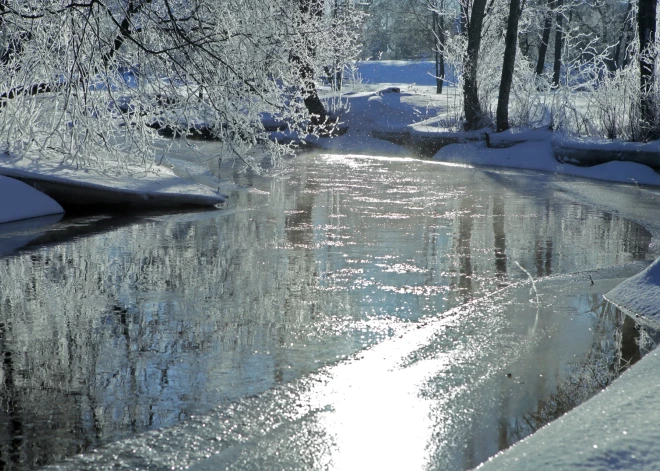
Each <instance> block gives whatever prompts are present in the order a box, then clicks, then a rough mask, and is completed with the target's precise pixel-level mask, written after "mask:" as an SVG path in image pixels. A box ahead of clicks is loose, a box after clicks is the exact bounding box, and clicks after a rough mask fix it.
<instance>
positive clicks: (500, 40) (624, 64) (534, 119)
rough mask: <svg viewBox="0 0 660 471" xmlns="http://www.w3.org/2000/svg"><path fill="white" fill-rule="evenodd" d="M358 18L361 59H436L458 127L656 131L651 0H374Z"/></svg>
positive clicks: (613, 133) (653, 134) (612, 134)
mask: <svg viewBox="0 0 660 471" xmlns="http://www.w3.org/2000/svg"><path fill="white" fill-rule="evenodd" d="M366 22H367V23H366V27H365V29H364V33H363V35H362V41H363V43H364V48H363V52H362V57H363V59H376V58H382V59H429V58H435V60H436V73H437V76H438V86H437V91H438V93H441V92H442V89H443V85H447V84H449V85H455V86H458V87H460V88H461V89H462V95H463V110H462V111H463V114H462V116H461V117H460V118H461V120H462V123H463V124H464V125H465V127H466V128H467V129H476V128H480V127H483V126H493V127H495V128H496V129H497V130H498V131H501V130H505V129H508V128H509V127H510V126H514V125H534V124H544V125H546V124H547V125H551V126H553V127H555V128H562V129H566V130H569V131H570V132H573V133H576V134H579V135H601V136H603V137H608V138H611V139H614V138H625V139H630V140H638V141H643V140H650V139H657V138H658V137H660V131H659V130H660V109H659V105H658V103H659V102H660V91H659V90H658V85H657V83H656V80H655V63H656V57H657V51H658V44H657V38H656V2H655V1H654V0H639V1H637V2H634V1H632V0H631V1H628V2H627V3H626V2H619V1H612V0H604V1H601V0H586V1H583V0H579V1H578V0H471V1H467V0H404V1H397V0H374V1H373V2H372V3H371V4H370V5H369V16H368V18H367V20H366ZM448 66H450V67H452V70H456V71H457V72H458V73H457V74H456V76H457V77H458V79H457V80H458V82H456V83H446V82H445V80H444V79H445V77H447V76H448V74H445V69H446V67H448Z"/></svg>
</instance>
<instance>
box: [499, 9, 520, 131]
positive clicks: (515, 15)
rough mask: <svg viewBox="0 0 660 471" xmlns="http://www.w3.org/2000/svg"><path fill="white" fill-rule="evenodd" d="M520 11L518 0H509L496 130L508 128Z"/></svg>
mask: <svg viewBox="0 0 660 471" xmlns="http://www.w3.org/2000/svg"><path fill="white" fill-rule="evenodd" d="M521 11H522V9H521V5H520V0H511V3H510V6H509V18H508V21H507V28H506V38H505V46H504V61H503V64H502V79H501V81H500V92H499V95H498V98H497V122H496V126H497V132H500V131H506V130H507V129H509V96H510V95H511V83H512V82H513V67H514V65H515V63H516V48H517V45H518V21H519V20H520V14H521Z"/></svg>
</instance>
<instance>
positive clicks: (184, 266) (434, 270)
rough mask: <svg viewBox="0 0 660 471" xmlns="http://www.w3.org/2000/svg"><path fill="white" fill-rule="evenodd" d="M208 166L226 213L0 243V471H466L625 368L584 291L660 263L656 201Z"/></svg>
mask: <svg viewBox="0 0 660 471" xmlns="http://www.w3.org/2000/svg"><path fill="white" fill-rule="evenodd" d="M218 172H219V173H220V174H222V176H223V177H224V178H231V179H235V181H236V182H237V183H238V184H239V185H242V186H244V187H245V188H244V189H240V190H237V191H236V192H235V193H234V194H233V195H232V198H231V202H230V204H229V207H227V208H226V209H222V210H214V211H204V212H193V213H176V214H138V215H133V216H126V215H121V216H119V215H98V216H93V217H78V218H69V219H64V220H62V221H60V222H56V223H54V224H53V225H51V226H48V227H46V228H41V229H29V228H28V229H26V228H18V229H17V228H13V229H12V228H10V229H6V228H5V229H4V233H0V254H2V255H0V355H1V356H2V362H1V369H0V384H1V385H2V387H1V388H0V403H1V405H2V407H0V469H7V470H27V469H35V468H39V467H41V466H44V465H54V466H55V467H56V468H57V469H71V470H74V469H75V470H77V469H89V470H98V469H135V468H138V469H150V470H161V469H162V470H165V469H178V468H184V467H186V466H189V467H190V468H191V469H194V470H198V471H199V470H217V469H236V470H269V469H272V470H279V469H300V470H325V469H329V470H330V469H332V470H340V469H341V470H355V469H365V470H366V469H379V470H384V469H392V470H400V469H406V470H413V469H428V470H447V469H467V468H471V467H474V466H476V465H477V464H479V463H480V462H482V461H484V460H486V459H487V458H488V457H489V456H492V455H493V454H495V453H497V451H498V450H500V449H503V448H505V447H507V446H509V445H510V444H511V443H513V442H515V441H516V440H518V439H520V438H522V437H524V436H525V435H527V434H529V433H531V432H532V431H533V430H534V429H536V428H538V427H539V426H541V425H542V424H543V423H545V422H544V421H546V420H547V419H548V418H552V417H553V416H555V415H557V414H559V413H561V412H563V411H564V409H565V408H567V407H569V406H570V405H571V401H572V400H574V399H577V398H578V397H579V396H580V395H581V394H583V393H584V394H586V391H587V390H589V389H590V388H593V387H594V384H598V383H599V382H605V381H608V380H609V379H611V375H612V374H613V372H614V371H616V370H618V369H620V368H621V367H622V366H623V365H624V364H625V363H626V362H628V361H634V360H635V358H636V357H637V355H638V354H639V351H638V349H637V348H636V344H635V342H634V338H635V337H636V336H638V335H639V333H638V331H636V330H635V329H634V328H632V327H631V326H630V325H628V324H627V323H624V322H623V316H622V315H621V313H620V312H618V311H617V310H616V309H614V308H613V307H612V306H611V305H609V304H607V303H606V302H604V300H603V297H602V295H603V294H604V293H605V292H607V291H608V290H609V289H611V288H613V287H614V286H616V284H617V283H618V282H619V281H621V280H622V279H623V278H625V277H628V276H631V275H633V274H635V273H637V272H638V271H640V270H641V269H642V268H643V267H645V266H646V265H647V264H648V261H649V260H651V259H653V258H654V257H655V256H657V255H658V251H659V250H658V246H657V242H656V238H657V234H656V233H655V232H654V231H655V230H656V229H655V228H654V225H653V223H649V224H640V223H639V222H640V221H641V219H640V217H639V215H640V214H642V215H643V216H644V217H646V218H647V219H648V221H656V223H657V221H660V205H658V204H657V198H660V194H659V193H658V192H654V191H649V190H643V189H636V188H634V187H619V188H616V187H611V186H608V185H606V184H602V183H593V182H588V181H584V180H576V179H568V178H557V177H554V176H551V175H546V174H533V173H526V172H522V171H508V170H499V171H495V170H484V169H471V168H466V167H461V166H451V165H445V164H438V163H432V162H427V161H421V160H415V159H403V158H383V157H352V156H339V155H307V156H300V157H298V158H295V159H292V160H289V161H286V162H285V163H284V165H283V168H282V169H281V171H279V172H278V174H277V176H276V177H268V178H266V177H260V176H255V175H252V174H250V173H245V172H244V173H239V172H238V171H237V170H236V169H229V168H222V169H218ZM589 199H591V200H592V202H595V203H596V204H590V203H588V200H589ZM608 200H610V201H616V202H617V203H618V206H617V208H618V210H617V211H612V210H607V209H606V208H608V207H610V206H608V204H607V201H608ZM622 201H623V202H622ZM627 201H629V203H627ZM598 203H602V204H598ZM635 221H638V222H635ZM641 222H643V221H641ZM0 230H2V226H0ZM17 234H20V235H17ZM21 245H22V246H21ZM532 280H533V281H532ZM93 450H96V452H93ZM80 453H82V456H75V455H77V454H80Z"/></svg>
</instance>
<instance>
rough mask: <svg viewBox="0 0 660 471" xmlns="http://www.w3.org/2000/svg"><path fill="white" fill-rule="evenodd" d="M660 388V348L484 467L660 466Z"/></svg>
mask: <svg viewBox="0 0 660 471" xmlns="http://www.w3.org/2000/svg"><path fill="white" fill-rule="evenodd" d="M659 388H660V353H659V352H657V351H654V352H651V353H649V354H647V355H646V356H645V357H644V358H643V359H642V360H640V361H639V362H638V363H637V364H635V366H634V367H632V368H631V369H630V370H629V371H627V372H625V373H624V374H623V375H622V376H621V377H620V378H618V379H617V380H615V381H614V383H612V385H611V386H610V387H609V388H607V389H606V390H605V391H603V392H601V393H600V394H598V395H596V396H595V397H593V398H592V399H590V400H589V401H587V402H585V403H584V404H582V405H580V406H578V407H577V408H575V409H573V410H572V411H571V412H569V413H568V414H566V415H564V416H563V417H562V418H560V419H557V420H556V421H554V422H551V423H550V424H549V425H547V426H546V427H544V428H542V429H541V430H539V431H538V432H536V433H535V434H534V435H532V436H530V437H528V438H526V439H525V440H523V441H521V442H518V443H517V444H515V445H514V446H513V447H511V448H510V449H508V450H506V451H504V452H503V453H500V454H498V455H496V456H495V457H494V458H492V459H491V460H489V461H488V462H486V463H485V464H483V465H481V466H480V467H478V469H480V470H483V471H490V470H510V471H515V470H529V469H565V470H590V471H599V470H602V471H606V470H624V469H635V470H654V469H658V463H659V462H660V450H659V449H658V443H660V427H658V422H659V421H660V395H658V389H659Z"/></svg>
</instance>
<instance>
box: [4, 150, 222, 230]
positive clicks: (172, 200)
mask: <svg viewBox="0 0 660 471" xmlns="http://www.w3.org/2000/svg"><path fill="white" fill-rule="evenodd" d="M160 163H161V165H154V166H152V168H150V169H148V170H147V169H144V168H129V169H124V171H118V169H117V167H116V166H115V167H113V166H112V165H108V164H106V165H105V166H104V167H103V168H99V169H92V168H78V167H77V166H76V165H74V164H72V163H65V162H62V160H61V158H60V157H57V156H50V155H48V154H45V155H44V154H41V155H39V156H36V155H35V156H26V157H22V158H17V157H15V156H12V155H9V154H0V175H4V177H14V178H20V179H22V180H26V181H30V182H35V183H36V184H38V185H41V186H43V187H47V188H48V189H49V191H50V192H51V193H53V194H54V193H57V194H59V195H61V197H62V198H63V200H67V201H71V200H73V201H78V202H80V201H87V202H89V201H91V199H96V200H98V201H107V202H108V203H123V202H128V203H130V204H138V205H150V206H159V205H161V206H176V205H200V206H213V205H216V204H220V203H222V202H224V200H225V196H224V195H223V194H221V193H220V191H219V190H220V186H221V185H220V184H218V185H217V186H215V183H217V182H218V181H217V179H216V180H215V181H212V180H213V179H212V178H210V177H209V176H208V175H205V174H204V173H203V172H202V171H200V170H198V169H196V168H194V165H193V164H189V165H186V166H183V165H182V164H181V163H178V162H176V161H175V160H173V161H169V160H164V162H160ZM7 180H10V179H8V178H7ZM3 181H4V178H3ZM22 185H23V186H25V187H28V188H30V190H31V191H32V193H34V194H35V195H40V196H41V197H42V198H41V199H36V197H35V199H34V203H33V206H31V207H30V209H28V208H26V207H24V206H19V207H13V206H12V207H9V206H3V207H2V208H0V221H2V222H6V221H14V220H19V219H25V218H30V217H36V216H43V215H45V214H54V213H57V212H62V208H61V206H60V205H59V204H57V203H55V204H56V205H57V208H58V209H57V210H54V209H53V207H52V205H49V204H51V203H50V202H53V203H54V201H53V200H52V199H51V198H48V197H46V196H45V195H43V194H42V193H40V192H38V191H36V190H34V189H32V188H31V187H29V186H28V185H25V184H22ZM2 186H5V185H2ZM2 191H4V192H5V193H4V194H5V195H6V198H12V199H18V197H17V196H15V191H18V189H17V188H16V187H14V186H7V187H6V189H4V190H0V194H3V193H1V192H2ZM21 195H22V193H21ZM63 200H62V199H61V200H60V201H63ZM31 201H32V200H31Z"/></svg>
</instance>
